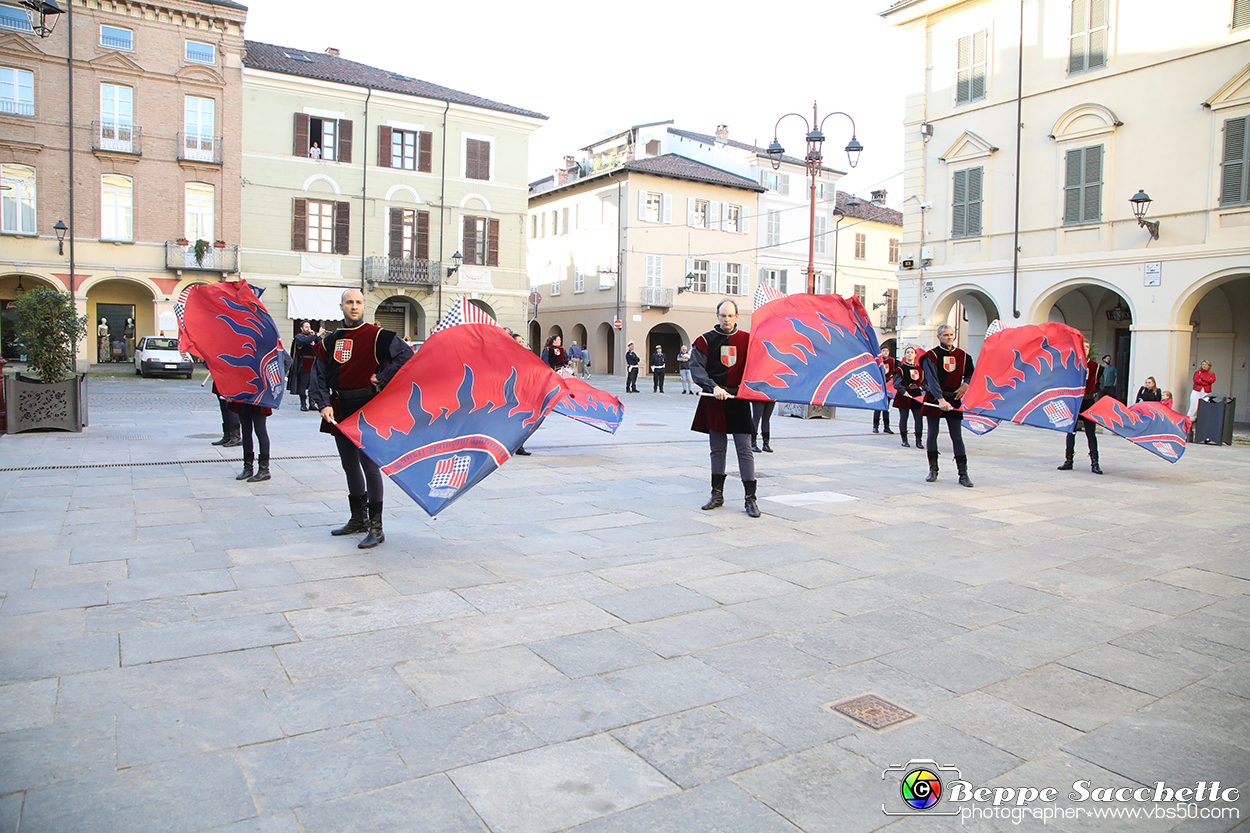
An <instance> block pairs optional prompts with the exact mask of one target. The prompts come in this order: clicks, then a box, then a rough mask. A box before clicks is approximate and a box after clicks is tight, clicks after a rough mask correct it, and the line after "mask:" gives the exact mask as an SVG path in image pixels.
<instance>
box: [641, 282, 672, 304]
mask: <svg viewBox="0 0 1250 833" xmlns="http://www.w3.org/2000/svg"><path fill="white" fill-rule="evenodd" d="M642 305H643V307H644V308H645V307H659V308H662V309H670V308H671V307H672V306H673V290H671V289H664V288H663V287H659V286H644V287H643V288H642Z"/></svg>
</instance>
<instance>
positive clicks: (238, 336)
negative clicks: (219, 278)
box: [174, 280, 287, 408]
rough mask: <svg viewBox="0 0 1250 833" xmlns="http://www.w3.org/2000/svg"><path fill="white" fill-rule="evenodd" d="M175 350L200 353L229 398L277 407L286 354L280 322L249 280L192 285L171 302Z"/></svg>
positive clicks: (222, 394) (282, 384) (222, 392)
mask: <svg viewBox="0 0 1250 833" xmlns="http://www.w3.org/2000/svg"><path fill="white" fill-rule="evenodd" d="M174 314H175V315H176V316H177V318H178V349H179V350H181V351H183V352H185V353H191V354H193V355H196V356H199V357H200V358H201V359H203V360H204V363H205V364H206V365H208V371H209V373H211V374H213V383H214V384H215V385H216V386H217V391H218V393H220V394H221V396H222V397H223V398H225V399H228V400H230V401H232V402H243V403H246V404H249V405H258V406H260V407H262V408H278V407H280V406H281V405H282V391H283V387H284V383H285V381H286V363H287V358H286V353H285V351H284V350H283V349H282V339H281V337H280V336H279V335H278V326H277V325H276V324H275V323H274V320H273V316H271V315H270V314H269V310H267V309H265V305H264V304H262V303H261V302H260V294H259V293H258V292H256V291H255V290H254V289H253V288H252V287H251V286H249V285H248V283H247V281H242V280H241V281H223V282H221V283H210V284H194V285H192V286H189V287H187V288H186V289H185V290H183V292H182V294H181V295H179V296H178V300H177V301H176V302H175V303H174Z"/></svg>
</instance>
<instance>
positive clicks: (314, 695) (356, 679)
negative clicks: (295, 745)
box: [265, 668, 424, 735]
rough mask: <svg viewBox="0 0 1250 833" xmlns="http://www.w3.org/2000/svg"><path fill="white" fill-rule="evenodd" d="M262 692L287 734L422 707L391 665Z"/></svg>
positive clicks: (355, 721)
mask: <svg viewBox="0 0 1250 833" xmlns="http://www.w3.org/2000/svg"><path fill="white" fill-rule="evenodd" d="M265 695H266V697H267V699H268V702H269V706H270V708H271V709H273V712H274V714H275V715H276V716H277V719H278V723H279V724H280V725H281V727H282V731H283V732H284V733H285V734H287V735H298V734H303V733H304V732H313V731H316V730H318V729H329V728H331V727H334V726H346V725H348V724H351V723H360V722H362V721H365V720H374V719H377V718H379V717H389V716H391V715H395V714H404V713H405V712H412V711H418V710H420V709H422V708H424V706H422V705H421V701H420V700H418V699H417V696H416V695H415V694H413V693H412V689H410V688H408V686H407V685H405V683H404V681H403V680H401V679H400V678H399V675H397V674H396V673H395V672H394V671H393V670H391V669H390V668H379V669H374V670H372V671H364V672H360V673H355V674H348V675H345V676H341V677H320V678H318V679H315V680H310V681H308V682H302V683H295V684H294V685H287V686H276V687H273V688H269V689H267V690H266V691H265Z"/></svg>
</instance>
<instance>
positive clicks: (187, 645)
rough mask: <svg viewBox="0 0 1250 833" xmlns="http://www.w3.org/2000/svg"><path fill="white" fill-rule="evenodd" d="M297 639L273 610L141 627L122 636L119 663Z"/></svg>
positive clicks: (153, 659) (151, 660)
mask: <svg viewBox="0 0 1250 833" xmlns="http://www.w3.org/2000/svg"><path fill="white" fill-rule="evenodd" d="M296 639H297V637H296V635H295V633H294V632H293V631H292V630H291V628H290V626H289V625H287V623H286V620H285V619H283V618H282V616H280V615H279V614H276V613H273V614H265V615H258V616H241V617H239V618H237V619H218V620H210V621H205V622H188V623H183V624H177V625H168V626H166V627H163V628H143V629H139V630H132V631H127V632H125V633H123V634H122V635H121V652H122V663H123V664H125V665H140V664H142V663H145V662H160V661H161V660H168V659H181V658H184V657H195V656H203V655H205V654H218V653H222V652H225V651H239V650H243V649H245V648H256V647H259V646H261V645H281V644H283V643H286V642H295V641H296Z"/></svg>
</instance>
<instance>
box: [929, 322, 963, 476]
mask: <svg viewBox="0 0 1250 833" xmlns="http://www.w3.org/2000/svg"><path fill="white" fill-rule="evenodd" d="M938 338H939V339H943V343H942V344H939V345H938V346H937V347H934V348H933V349H932V350H930V351H929V352H928V353H925V355H924V358H923V359H922V360H921V362H920V367H921V369H922V370H923V371H924V384H925V389H926V390H927V392H928V394H929V395H928V398H927V399H926V401H925V403H924V408H923V413H924V414H925V416H926V418H927V419H926V421H927V422H928V423H929V443H928V446H927V451H928V452H929V476H928V477H926V478H925V480H926V481H928V482H929V483H932V482H933V481H935V480H937V478H938V447H937V434H938V426H939V425H940V424H941V423H942V420H946V430H947V433H949V434H950V437H951V448H952V450H953V451H954V453H955V465H956V466H957V467H958V469H959V485H961V486H967V487H969V488H971V487H972V481H971V480H969V479H968V452H967V451H966V450H965V449H964V438H963V411H962V410H961V408H962V406H963V398H962V397H963V395H964V394H965V393H966V392H967V390H968V383H969V381H970V380H971V379H972V370H973V365H972V357H971V356H969V355H968V354H967V353H965V352H964V351H963V350H960V349H959V348H958V347H956V346H955V328H954V327H951V326H950V325H949V324H943V325H942V326H941V327H939V328H938ZM942 402H945V403H946V404H947V405H948V406H949V407H948V408H946V409H943V408H941V407H940V406H941V404H942Z"/></svg>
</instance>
